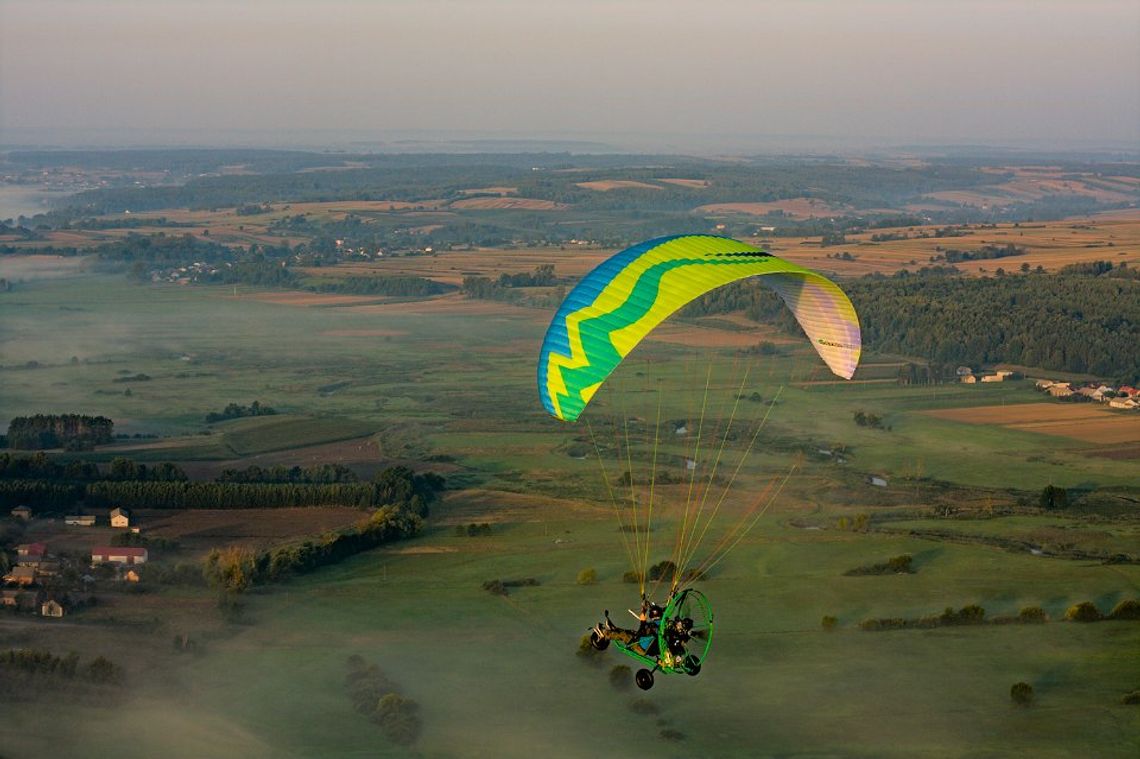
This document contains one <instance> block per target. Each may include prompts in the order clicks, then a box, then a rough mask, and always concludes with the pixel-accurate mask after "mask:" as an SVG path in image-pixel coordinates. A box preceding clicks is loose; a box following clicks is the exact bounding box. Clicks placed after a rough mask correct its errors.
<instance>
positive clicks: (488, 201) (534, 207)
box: [451, 197, 568, 211]
mask: <svg viewBox="0 0 1140 759" xmlns="http://www.w3.org/2000/svg"><path fill="white" fill-rule="evenodd" d="M451 208H460V209H465V210H482V209H488V208H495V209H499V208H514V209H522V210H524V211H561V210H562V209H564V208H568V206H566V205H563V204H562V203H555V202H554V201H553V200H539V199H537V198H504V197H498V198H486V197H484V198H466V199H464V200H456V201H453V202H452V203H451Z"/></svg>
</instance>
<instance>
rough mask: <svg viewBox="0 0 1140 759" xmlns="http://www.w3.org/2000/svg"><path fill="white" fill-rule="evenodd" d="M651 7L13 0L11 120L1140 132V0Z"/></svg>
mask: <svg viewBox="0 0 1140 759" xmlns="http://www.w3.org/2000/svg"><path fill="white" fill-rule="evenodd" d="M441 6H446V10H447V11H448V12H447V13H442V14H441V13H440V12H439V11H440V10H441ZM270 10H272V15H270V14H269V13H268V11H270ZM650 10H651V8H650V4H648V3H646V2H643V1H642V0H632V1H631V2H624V3H612V2H603V1H601V0H589V1H587V2H576V3H568V2H562V1H561V0H559V1H558V2H551V3H544V4H541V6H539V5H537V4H527V3H519V2H516V1H515V0H474V2H469V3H463V4H455V3H448V2H432V3H416V4H412V3H405V2H401V1H400V0H394V1H392V2H384V3H376V4H365V3H359V2H352V0H339V1H338V2H335V3H333V4H331V5H329V4H322V5H320V6H319V10H318V6H315V5H313V4H309V3H305V2H300V1H294V2H284V3H266V2H253V3H249V4H245V5H242V6H240V7H233V6H231V5H227V4H222V3H217V2H204V3H184V2H166V3H141V2H138V0H112V1H110V2H101V3H97V4H78V3H70V2H62V1H49V2H34V3H33V2H29V1H28V0H9V1H8V2H5V3H4V4H3V5H2V6H0V19H2V21H3V23H2V24H0V43H2V44H0V64H2V65H0V132H2V136H0V143H2V144H4V145H7V146H18V145H44V146H57V147H64V146H68V147H70V146H93V147H131V146H138V147H157V146H182V145H201V146H219V145H234V146H245V147H310V148H313V147H316V148H326V149H328V148H339V147H343V146H344V145H346V144H348V145H351V144H354V143H357V142H363V143H367V144H371V145H375V144H385V145H386V144H390V143H392V142H394V141H401V140H413V141H426V142H429V143H430V142H440V141H443V142H447V141H471V140H486V139H491V140H506V141H512V140H554V141H585V142H591V143H599V144H600V145H601V146H602V147H603V148H605V149H612V150H614V151H617V152H666V153H667V152H692V153H702V154H718V153H741V152H749V151H752V152H813V151H824V152H828V151H836V150H838V151H850V150H893V149H900V148H905V147H907V146H933V147H941V146H958V145H976V146H983V147H999V148H1009V149H1042V150H1070V149H1078V150H1080V149H1090V148H1092V149H1102V148H1103V149H1109V150H1117V149H1125V150H1129V149H1135V148H1136V147H1137V146H1138V145H1140V77H1138V75H1137V73H1136V72H1137V71H1140V6H1136V5H1135V4H1133V3H1124V2H1112V1H1102V2H1095V3H1086V4H1081V5H1080V6H1079V7H1076V8H1074V7H1070V6H1069V5H1068V4H1065V3H1060V2H1046V3H1036V2H1027V0H1006V1H1005V2H1000V3H977V2H960V3H940V4H938V5H931V4H923V5H922V6H921V7H917V6H914V5H909V4H905V3H901V2H897V1H896V0H860V2H856V3H846V4H842V5H837V4H834V3H826V2H810V3H790V2H771V3H765V4H763V5H761V6H757V5H751V4H743V3H739V2H734V1H733V0H714V1H713V2H710V3H706V4H704V5H702V7H701V9H700V11H699V12H690V11H689V9H688V7H687V6H686V5H685V4H681V3H672V4H667V5H665V6H662V5H661V4H660V3H657V4H653V5H652V10H653V13H650V12H649V11H650ZM771 29H778V30H779V34H773V33H771V32H770V31H769V30H771ZM60 40H66V42H67V44H66V45H65V46H60V45H58V42H59V41H60ZM645 40H654V41H655V40H676V42H675V43H672V44H662V45H658V44H646V43H645V42H644V41H645ZM425 51H426V52H425ZM143 62H145V65H140V64H141V63H143ZM600 83H601V84H600ZM330 125H334V126H330Z"/></svg>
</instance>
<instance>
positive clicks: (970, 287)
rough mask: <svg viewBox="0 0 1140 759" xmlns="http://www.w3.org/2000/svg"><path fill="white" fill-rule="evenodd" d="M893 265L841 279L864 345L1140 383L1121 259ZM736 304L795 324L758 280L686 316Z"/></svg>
mask: <svg viewBox="0 0 1140 759" xmlns="http://www.w3.org/2000/svg"><path fill="white" fill-rule="evenodd" d="M941 268H942V269H943V270H945V274H944V275H943V276H916V275H914V274H910V273H907V272H905V271H904V272H899V274H897V275H895V276H893V277H884V276H868V277H863V278H860V279H855V280H848V281H845V282H843V283H842V285H843V288H844V290H845V291H846V292H847V294H848V295H849V296H850V297H851V300H852V302H853V303H854V304H855V309H856V310H857V311H858V313H859V318H860V322H861V324H862V329H863V344H864V345H865V346H867V347H868V348H870V349H871V350H874V351H877V352H881V353H889V354H895V355H901V356H908V357H913V358H921V359H925V360H927V361H929V362H932V363H939V364H948V363H958V364H967V365H981V364H992V363H999V362H1000V363H1008V364H1017V365H1021V366H1034V367H1040V368H1042V369H1052V370H1056V371H1065V372H1077V373H1090V374H1095V375H1098V376H1101V377H1104V378H1112V379H1115V380H1116V381H1118V382H1137V381H1140V279H1138V278H1136V277H1135V273H1134V272H1133V270H1131V269H1128V268H1127V267H1123V266H1118V267H1114V266H1113V265H1112V263H1111V262H1102V263H1101V264H1100V265H1079V266H1071V267H1066V268H1065V269H1063V270H1062V271H1061V272H1059V273H1057V274H1054V275H1050V274H1044V273H1038V272H1023V273H1019V274H1001V273H999V276H994V277H978V278H968V277H960V276H955V275H956V274H958V271H957V270H956V269H953V268H952V267H941ZM731 311H744V312H745V313H746V314H748V316H749V317H750V318H752V319H753V320H755V321H764V322H774V323H776V324H777V325H779V326H780V327H781V328H782V329H784V330H785V331H789V332H794V331H795V330H796V329H798V328H797V327H796V324H795V322H794V320H793V318H792V317H791V316H790V313H789V312H788V310H787V309H786V308H784V306H783V303H782V302H781V301H780V300H779V298H778V297H777V296H776V295H775V294H774V293H772V292H771V291H769V290H767V289H765V288H764V287H763V286H762V285H760V284H755V283H738V284H734V285H729V286H727V287H724V288H721V289H720V290H717V291H715V292H712V293H709V294H708V295H705V296H703V297H702V298H700V299H699V300H698V301H696V302H694V303H693V304H691V305H690V306H688V307H687V308H686V309H685V311H684V312H683V313H684V314H685V315H686V316H690V317H695V316H706V315H710V314H717V313H727V312H731Z"/></svg>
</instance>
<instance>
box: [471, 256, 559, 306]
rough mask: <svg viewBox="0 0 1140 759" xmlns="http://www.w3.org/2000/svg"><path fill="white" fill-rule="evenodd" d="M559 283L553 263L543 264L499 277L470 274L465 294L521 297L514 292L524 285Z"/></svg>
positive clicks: (488, 298) (493, 297) (483, 297)
mask: <svg viewBox="0 0 1140 759" xmlns="http://www.w3.org/2000/svg"><path fill="white" fill-rule="evenodd" d="M557 284H559V279H558V277H557V275H555V273H554V265H553V264H542V265H540V266H537V267H535V269H534V271H533V272H520V273H518V274H506V273H503V274H500V275H499V278H498V279H491V278H490V277H482V276H477V275H470V276H466V277H464V278H463V287H462V291H463V294H464V295H466V296H467V297H469V298H478V299H480V300H505V301H515V300H518V299H519V296H518V293H515V292H513V290H515V289H516V288H522V287H553V286H555V285H557Z"/></svg>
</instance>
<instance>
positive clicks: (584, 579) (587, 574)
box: [578, 567, 598, 585]
mask: <svg viewBox="0 0 1140 759" xmlns="http://www.w3.org/2000/svg"><path fill="white" fill-rule="evenodd" d="M597 581H598V571H597V570H596V569H594V568H593V567H590V568H589V569H583V570H582V571H581V572H579V573H578V584H579V585H593V584H594V583H596V582H597Z"/></svg>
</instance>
